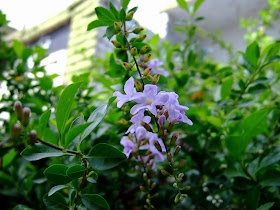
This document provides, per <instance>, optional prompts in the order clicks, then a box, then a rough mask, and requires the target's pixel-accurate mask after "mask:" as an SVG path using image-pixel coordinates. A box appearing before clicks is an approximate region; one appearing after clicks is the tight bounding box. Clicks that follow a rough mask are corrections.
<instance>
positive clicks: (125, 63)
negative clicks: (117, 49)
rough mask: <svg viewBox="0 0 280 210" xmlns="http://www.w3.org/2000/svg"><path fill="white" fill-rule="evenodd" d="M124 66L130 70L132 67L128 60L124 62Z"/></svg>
mask: <svg viewBox="0 0 280 210" xmlns="http://www.w3.org/2000/svg"><path fill="white" fill-rule="evenodd" d="M123 66H124V68H125V69H126V70H127V71H129V70H130V69H131V65H130V64H129V63H127V62H123Z"/></svg>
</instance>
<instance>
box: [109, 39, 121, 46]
mask: <svg viewBox="0 0 280 210" xmlns="http://www.w3.org/2000/svg"><path fill="white" fill-rule="evenodd" d="M111 42H112V44H113V45H114V46H115V47H116V48H121V47H122V45H121V43H120V42H118V41H116V40H112V41H111Z"/></svg>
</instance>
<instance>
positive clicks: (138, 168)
mask: <svg viewBox="0 0 280 210" xmlns="http://www.w3.org/2000/svg"><path fill="white" fill-rule="evenodd" d="M135 169H136V171H137V172H138V173H139V174H141V168H140V166H135Z"/></svg>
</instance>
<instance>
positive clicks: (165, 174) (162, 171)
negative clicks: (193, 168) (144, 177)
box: [160, 169, 170, 176]
mask: <svg viewBox="0 0 280 210" xmlns="http://www.w3.org/2000/svg"><path fill="white" fill-rule="evenodd" d="M160 172H161V173H162V175H163V176H170V174H169V173H168V172H167V171H166V170H163V169H162V170H160Z"/></svg>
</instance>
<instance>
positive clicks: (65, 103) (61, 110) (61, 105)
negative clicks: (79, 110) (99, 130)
mask: <svg viewBox="0 0 280 210" xmlns="http://www.w3.org/2000/svg"><path fill="white" fill-rule="evenodd" d="M80 86H81V82H77V83H73V84H71V85H69V86H67V87H66V88H65V89H64V91H63V92H62V94H61V96H60V98H59V101H58V105H57V108H56V113H55V117H56V123H57V129H58V131H59V133H60V134H62V133H63V132H64V127H65V124H66V122H67V120H68V117H69V114H70V111H71V109H72V103H73V100H74V96H75V94H76V92H77V90H78V89H79V87H80Z"/></svg>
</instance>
